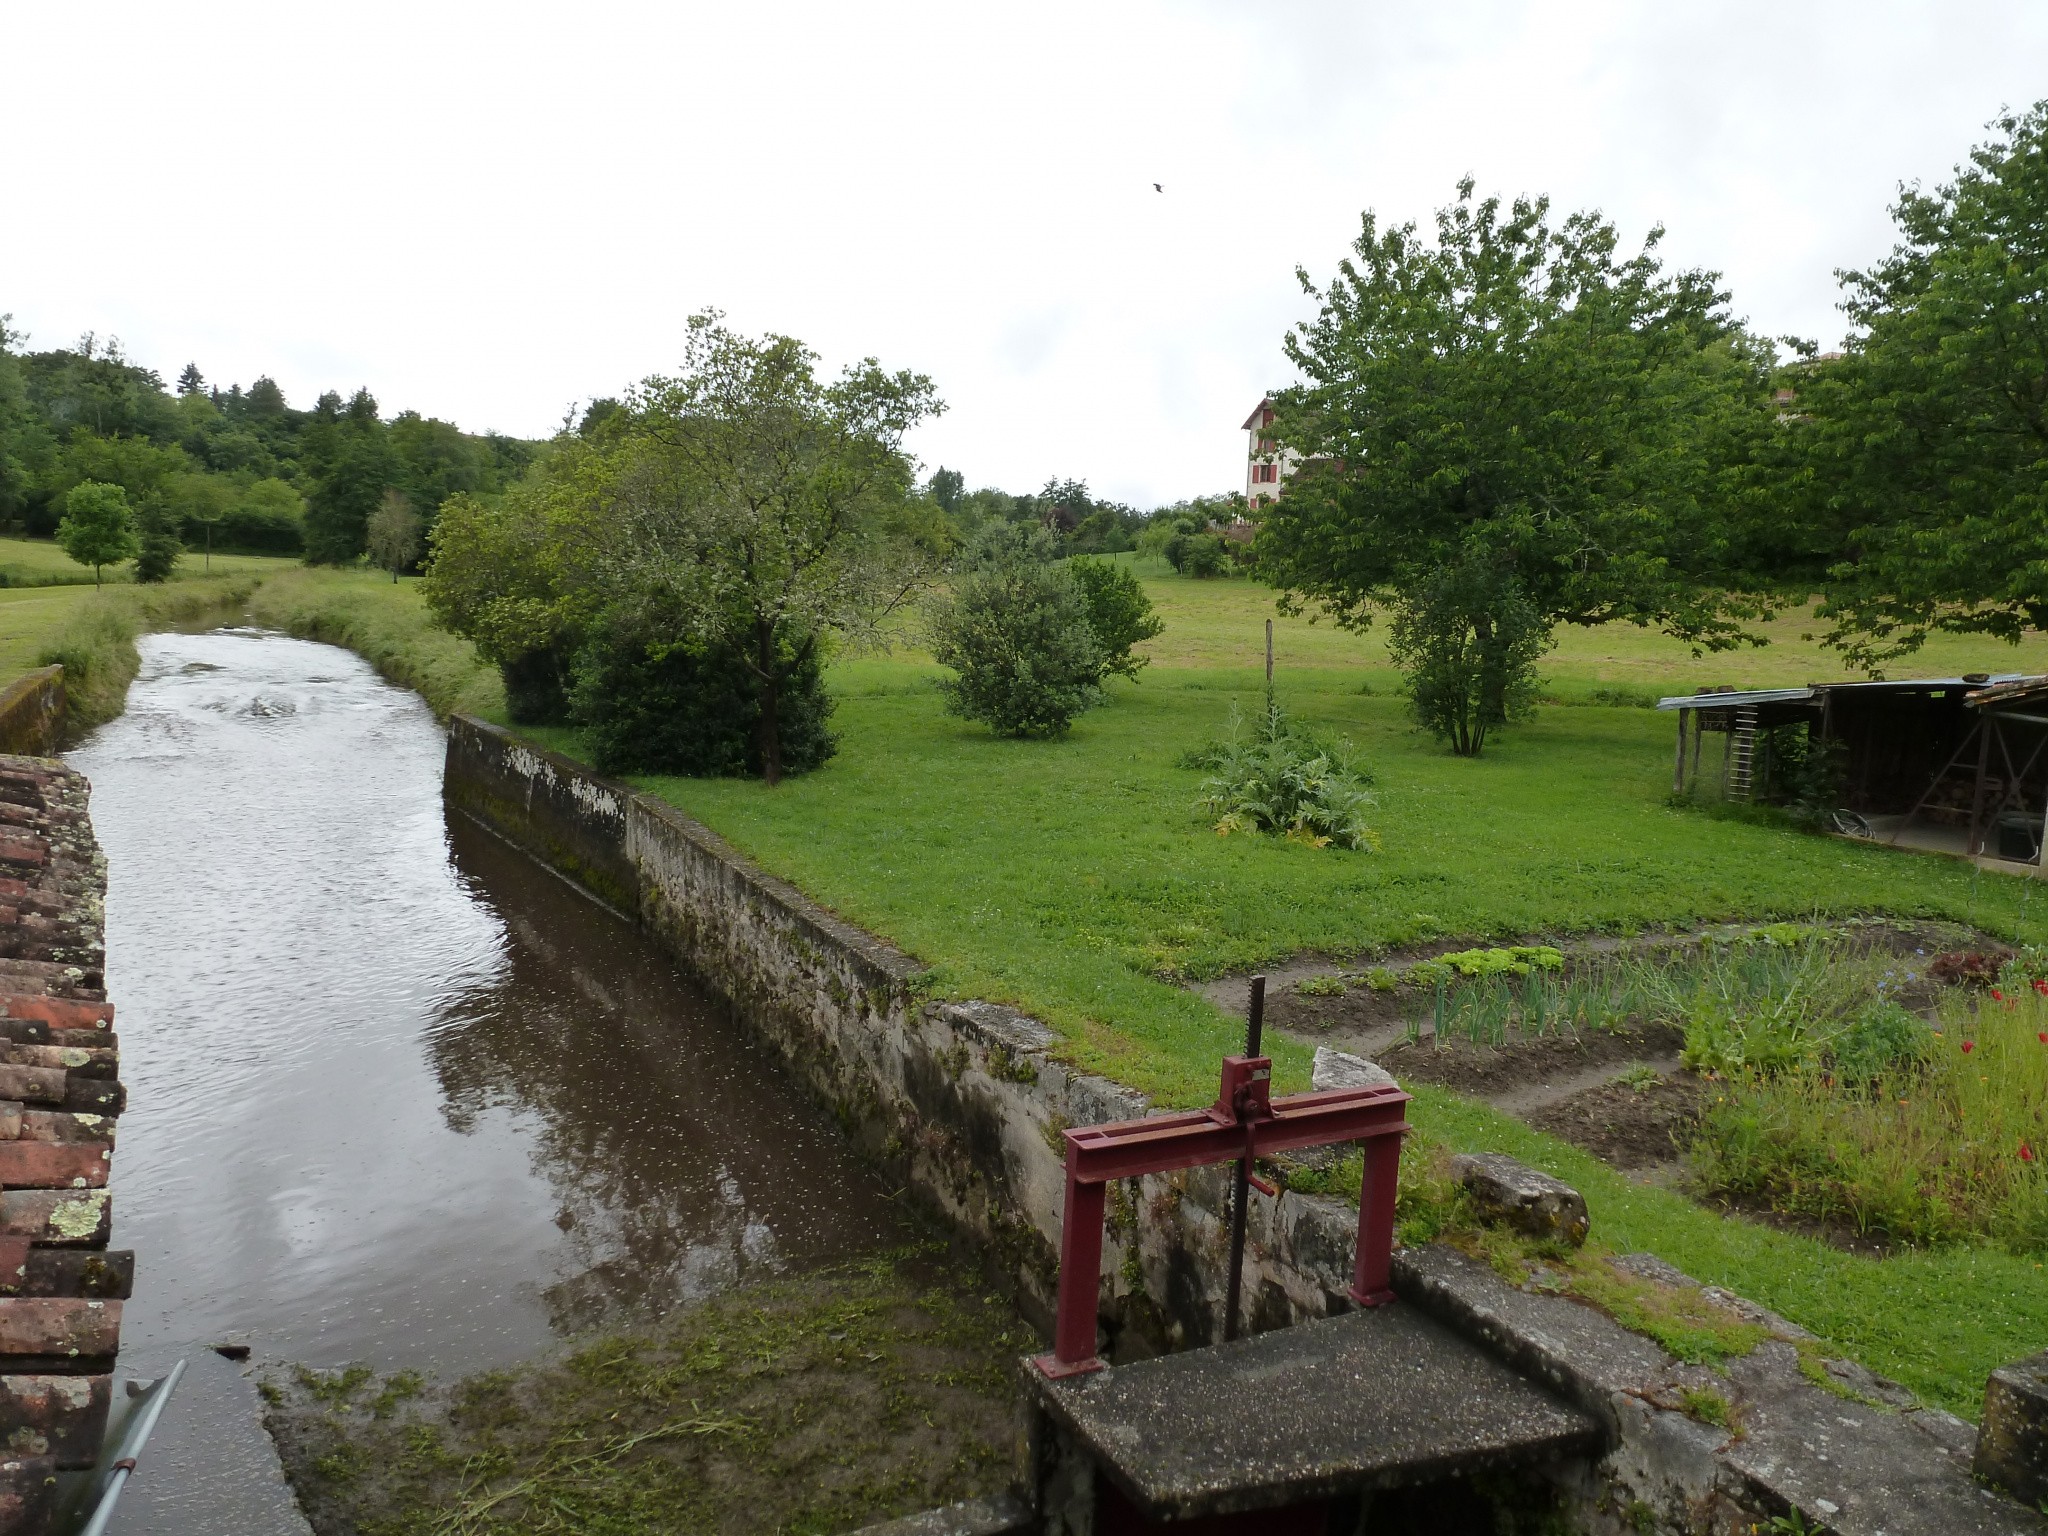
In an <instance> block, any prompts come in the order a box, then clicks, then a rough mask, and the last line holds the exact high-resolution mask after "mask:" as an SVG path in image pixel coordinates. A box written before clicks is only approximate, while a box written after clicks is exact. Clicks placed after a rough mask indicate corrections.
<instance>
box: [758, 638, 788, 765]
mask: <svg viewBox="0 0 2048 1536" xmlns="http://www.w3.org/2000/svg"><path fill="white" fill-rule="evenodd" d="M754 664H755V668H756V674H755V675H756V676H757V677H758V678H759V679H760V684H761V723H760V725H759V726H758V727H757V729H758V730H759V732H760V738H759V739H760V744H761V779H762V782H763V783H767V784H780V783H781V782H782V724H781V721H780V720H779V719H778V718H777V708H776V706H777V705H778V704H779V703H780V702H781V698H780V695H781V692H782V686H781V684H782V680H781V679H780V678H778V677H777V676H776V675H775V626H774V625H773V624H769V623H766V622H757V623H756V624H755V625H754Z"/></svg>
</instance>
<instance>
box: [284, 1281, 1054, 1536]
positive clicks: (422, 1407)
mask: <svg viewBox="0 0 2048 1536" xmlns="http://www.w3.org/2000/svg"><path fill="white" fill-rule="evenodd" d="M1029 1342H1030V1341H1029V1339H1028V1336H1027V1335H1026V1334H1025V1333H1024V1332H1023V1331H1022V1330H1021V1328H1020V1327H1019V1325H1018V1324H1017V1321H1016V1318H1015V1317H1014V1315H1012V1314H1011V1313H1010V1312H1009V1311H1008V1310H1007V1309H1006V1308H1004V1307H1003V1306H1002V1305H1001V1304H1000V1303H999V1302H997V1301H995V1300H993V1299H990V1298H987V1297H985V1296H983V1295H982V1294H981V1290H980V1287H979V1286H977V1285H975V1284H973V1277H972V1276H971V1275H969V1274H967V1273H966V1272H964V1271H950V1270H945V1269H943V1268H942V1267H941V1266H940V1265H939V1264H938V1263H937V1262H936V1260H935V1258H934V1256H933V1255H932V1254H931V1253H929V1252H925V1251H919V1252H917V1253H911V1254H898V1255H895V1256H892V1257H891V1258H888V1259H883V1260H878V1261H874V1262H870V1263H866V1264H861V1265H857V1266H845V1267H840V1268H836V1269H832V1270H827V1271H823V1272H819V1273H815V1274H811V1275H807V1276H803V1277H801V1278H796V1279H789V1280H781V1281H776V1282H772V1283H768V1284H764V1285H759V1286H752V1287H747V1288H744V1289H741V1290H736V1291H732V1292H728V1293H727V1294H725V1295H723V1296H721V1297H719V1298H717V1299H715V1300H713V1301H709V1302H706V1303H704V1304H702V1305H700V1306H697V1307H694V1308H691V1309H689V1310H687V1311H684V1312H679V1313H676V1314H674V1315H673V1316H671V1317H670V1318H668V1319H666V1320H665V1321H664V1322H662V1323H660V1324H658V1325H656V1326H654V1327H651V1328H646V1329H639V1330H633V1331H624V1332H616V1333H607V1334H602V1335H598V1336H595V1337H592V1338H590V1339H587V1340H584V1341H582V1342H581V1343H580V1344H579V1345H578V1346H577V1347H576V1349H575V1351H574V1352H573V1353H572V1354H570V1355H568V1356H567V1357H566V1358H563V1359H560V1360H556V1361H550V1362H544V1363H540V1364H536V1365H531V1366H526V1367H522V1368H520V1369H518V1370H513V1371H496V1372H489V1373H486V1374H484V1375H480V1376H473V1377H470V1378H468V1379H467V1380H464V1381H460V1382H456V1383H454V1384H452V1385H449V1386H427V1385H426V1384H424V1383H423V1382H421V1381H420V1379H419V1378H418V1377H417V1376H414V1375H412V1374H411V1373H408V1372H398V1373H395V1374H393V1375H391V1376H387V1377H381V1378H380V1377H377V1376H375V1375H373V1374H372V1373H371V1372H370V1371H369V1370H367V1369H366V1368H362V1367H354V1368H351V1369H349V1370H347V1371H334V1372H316V1371H308V1370H304V1369H300V1370H297V1371H295V1372H292V1373H290V1374H289V1375H288V1376H287V1375H278V1376H273V1377H272V1378H270V1379H268V1380H266V1381H265V1383H264V1396H265V1398H266V1400H267V1401H268V1402H269V1403H270V1405H271V1406H270V1408H269V1412H268V1420H269V1425H270V1429H271V1433H272V1434H273V1436H274V1437H275V1438H276V1440H277V1444H278V1449H279V1452H280V1453H281V1455H282V1457H283V1459H284V1464H285V1469H286V1473H287V1475H288V1476H289V1477H290V1479H291V1482H292V1485H293V1487H294V1489H295V1490H296V1491H297V1493H298V1495H299V1499H300V1503H301V1505H302V1507H303V1508H304V1509H305V1512H306V1515H307V1518H308V1519H309V1520H310V1521H311V1522H312V1525H313V1528H314V1530H315V1531H317V1532H318V1533H320V1536H429V1533H436V1536H453V1533H462V1536H489V1533H499V1532H503V1533H510V1532H514V1531H517V1532H521V1533H535V1536H541V1533H552V1532H559V1533H571V1532H574V1533H585V1532H606V1531H632V1532H635V1533H642V1532H644V1533H647V1536H656V1533H662V1532H674V1533H677V1536H681V1533H685V1532H689V1533H697V1532H720V1533H752V1532H763V1533H765V1532H771V1531H772V1532H784V1531H787V1532H816V1533H825V1532H832V1531H843V1530H846V1529H849V1528H851V1527H855V1526H859V1525H862V1524H864V1523H867V1522H870V1521H873V1520H877V1519H882V1518H886V1517H889V1516H894V1515H901V1514H907V1513H910V1512H912V1511H915V1510H919V1509H926V1508H930V1507H931V1506H933V1505H936V1504H944V1503H948V1502H951V1501H953V1500H956V1499H963V1498H971V1497H974V1496H976V1495H979V1494H984V1493H989V1492H993V1491H995V1490H997V1489H1000V1488H1003V1487H1006V1486H1008V1485H1009V1484H1010V1483H1011V1481H1012V1480H1013V1478H1014V1475H1015V1473H1016V1470H1017V1468H1018V1465H1019V1461H1018V1457H1019V1436H1018V1431H1017V1423H1018V1419H1017V1408H1016V1402H1017V1394H1016V1382H1015V1377H1014V1375H1013V1372H1014V1371H1015V1368H1016V1367H1015V1362H1016V1359H1017V1357H1018V1356H1019V1355H1020V1354H1022V1353H1023V1351H1024V1350H1025V1349H1026V1348H1027V1347H1028V1344H1029Z"/></svg>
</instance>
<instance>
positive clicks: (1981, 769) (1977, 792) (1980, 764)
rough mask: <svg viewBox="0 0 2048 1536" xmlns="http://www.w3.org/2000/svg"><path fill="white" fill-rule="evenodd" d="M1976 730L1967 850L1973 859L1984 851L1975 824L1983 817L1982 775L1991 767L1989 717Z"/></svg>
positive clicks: (1981, 836)
mask: <svg viewBox="0 0 2048 1536" xmlns="http://www.w3.org/2000/svg"><path fill="white" fill-rule="evenodd" d="M1977 729H1978V730H1979V731H1980V732H1981V733H1982V734H1981V735H1979V736H1978V738H1977V787H1976V788H1975V789H1974V790H1973V791H1971V794H1970V842H1969V849H1970V857H1971V858H1973V859H1974V858H1976V857H1977V855H1978V854H1980V853H1982V852H1983V851H1984V838H1983V834H1982V833H1980V832H1979V831H1978V829H1977V823H1978V822H1979V821H1980V820H1982V818H1983V815H1984V773H1985V770H1986V769H1988V768H1989V767H1990V766H1991V717H1990V716H1989V715H1986V716H1983V717H1982V718H1981V719H1979V721H1978V722H1977Z"/></svg>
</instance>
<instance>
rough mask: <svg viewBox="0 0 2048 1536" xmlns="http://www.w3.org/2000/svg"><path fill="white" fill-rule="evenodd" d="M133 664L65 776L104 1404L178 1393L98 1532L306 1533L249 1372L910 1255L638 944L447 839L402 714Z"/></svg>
mask: <svg viewBox="0 0 2048 1536" xmlns="http://www.w3.org/2000/svg"><path fill="white" fill-rule="evenodd" d="M142 656H143V667H142V672H141V674H140V676H139V677H138V678H137V679H136V682H135V685H134V687H133V688H132V690H131V691H130V693H129V697H128V709H127V712H126V713H125V714H124V715H123V716H122V717H121V718H119V719H118V720H115V721H113V722H112V723H111V724H109V725H106V726H104V727H102V728H101V729H100V730H98V731H97V732H95V733H94V734H93V735H92V736H91V737H90V738H89V739H88V740H87V741H85V742H84V743H83V744H82V745H81V746H80V747H79V748H78V749H77V750H76V751H74V752H72V753H70V754H69V755H68V760H69V761H70V762H71V763H72V764H73V765H74V766H75V767H77V768H79V769H80V770H82V771H83V772H84V773H85V774H87V775H88V776H89V777H90V778H91V780H92V786H93V793H92V816H93V824H94V828H95V830H96V831H97V833H98V836H99V839H100V843H101V845H102V847H103V848H104V849H105V851H106V854H107V859H108V862H109V883H108V896H107V978H108V988H109V994H108V995H109V996H110V997H111V998H112V1000H113V1001H114V1003H115V1006H116V1010H117V1015H118V1028H119V1031H120V1036H121V1050H122V1069H123V1070H122V1075H123V1077H124V1079H125V1080H126V1082H127V1084H128V1091H129V1109H128V1112H127V1114H126V1115H125V1116H124V1117H123V1118H122V1120H121V1126H120V1140H119V1150H118V1152H117V1154H116V1157H115V1162H114V1183H113V1189H114V1218H115V1224H114V1242H115V1245H116V1246H118V1247H124V1248H133V1249H135V1251H136V1282H135V1297H134V1300H133V1301H131V1302H130V1303H129V1304H128V1308H127V1314H126V1322H125V1328H124V1336H123V1353H122V1374H123V1375H124V1376H128V1375H138V1374H155V1373H156V1372H157V1371H158V1370H160V1369H162V1368H163V1367H165V1366H166V1365H167V1364H168V1362H169V1361H170V1360H172V1359H176V1358H179V1357H181V1356H183V1357H185V1358H188V1359H189V1360H191V1361H192V1374H191V1375H190V1376H188V1378H187V1383H186V1386H185V1387H184V1388H182V1389H181V1390H180V1394H179V1397H178V1399H176V1400H174V1401H173V1404H172V1406H171V1408H170V1410H169V1413H168V1414H167V1416H166V1419H165V1422H164V1425H163V1427H162V1428H161V1429H160V1430H159V1434H158V1439H157V1440H156V1441H153V1442H152V1447H151V1450H150V1452H149V1453H148V1454H147V1455H146V1457H145V1460H144V1463H143V1466H142V1470H141V1472H140V1473H139V1474H138V1476H137V1479H136V1481H135V1483H134V1485H133V1490H132V1492H131V1494H130V1495H129V1496H128V1497H127V1498H125V1499H124V1501H123V1508H122V1513H121V1515H120V1517H119V1518H118V1519H117V1522H116V1527H115V1528H116V1530H119V1531H127V1532H139V1531H154V1532H164V1533H174V1532H175V1533H181V1536H182V1533H188V1532H189V1533H202V1532H214V1531H220V1532H234V1533H237V1536H244V1533H258V1532H264V1531H269V1530H278V1531H285V1530H291V1529H294V1528H300V1529H302V1528H303V1527H295V1524H294V1522H295V1521H296V1516H295V1515H294V1514H293V1513H292V1512H291V1510H290V1506H289V1500H288V1498H287V1497H285V1495H284V1494H283V1491H282V1488H281V1487H280V1485H279V1484H278V1483H277V1481H276V1472H275V1468H274V1466H273V1465H271V1464H270V1463H269V1461H268V1454H267V1450H268V1448H267V1445H266V1444H265V1443H264V1441H263V1439H262V1437H261V1435H260V1432H258V1431H255V1430H254V1429H253V1426H254V1423H255V1418H254V1413H255V1409H254V1393H253V1388H252V1386H251V1384H250V1382H249V1381H248V1380H247V1379H246V1378H247V1376H248V1375H249V1374H250V1373H251V1372H252V1371H253V1370H255V1369H257V1368H259V1367H261V1365H262V1364H263V1363H264V1362H266V1361H268V1362H273V1363H275V1362H291V1361H303V1362H310V1363H313V1364H317V1365H335V1364H340V1363H343V1362H347V1361H357V1360H360V1361H364V1362H366V1363H368V1364H371V1365H373V1366H376V1367H379V1368H383V1369H388V1368H394V1367H398V1366H407V1365H410V1366H418V1367H423V1368H426V1369H429V1370H433V1371H437V1372H439V1373H441V1374H442V1375H454V1374H459V1373H465V1372H468V1371H472V1370H477V1369H482V1368H486V1367H492V1366H498V1365H504V1364H508V1363H511V1362H513V1361H515V1360H520V1359H524V1358H528V1357H530V1356H532V1355H534V1354H537V1353H540V1352H543V1351H545V1350H546V1349H548V1348H549V1347H550V1346H551V1345H552V1344H554V1343H555V1342H556V1341H558V1340H559V1339H561V1338H563V1337H564V1336H566V1335H569V1334H571V1333H574V1332H577V1331H580V1330H583V1329H586V1328H589V1327H591V1326H593V1325H596V1324H599V1323H605V1322H611V1321H624V1320H633V1319H640V1318H645V1317H648V1316H651V1315H656V1314H659V1313H661V1312H663V1311H665V1310H667V1309H669V1308H671V1307H673V1306H675V1305H677V1304H678V1303H680V1302H684V1301H687V1300H690V1299H692V1298H695V1297H701V1296H704V1295H707V1294H710V1293H712V1292H715V1291H717V1290H719V1289H721V1288H723V1287H726V1286H729V1285H731V1284H733V1283H734V1282H735V1281H738V1280H742V1279H745V1278H747V1277H749V1276H754V1275H760V1274H764V1273H767V1272H772V1271H777V1270H781V1269H784V1268H787V1267H790V1266H802V1265H805V1264H809V1263H813V1262H817V1261H822V1260H827V1259H836V1258H840V1257H843V1256H846V1255H849V1254H857V1253H861V1252H871V1251H875V1250H878V1249H880V1248H883V1247H886V1246H889V1245H891V1244H893V1243H895V1242H899V1241H901V1240H902V1239H903V1236H904V1229H903V1227H902V1226H901V1224H900V1223H899V1221H898V1218H897V1214H896V1207H895V1206H894V1205H893V1204H892V1203H891V1202H890V1200H889V1198H888V1191H887V1190H886V1189H885V1188H884V1187H883V1186H882V1185H881V1184H880V1183H879V1182H878V1181H877V1179H876V1177H875V1176H874V1174H873V1173H872V1172H871V1171H870V1170H869V1169H868V1168H866V1167H865V1166H864V1165H863V1164H861V1163H860V1162H858V1161H857V1160H856V1158H855V1157H854V1155H853V1153H852V1151H851V1149H850V1148H849V1147H848V1146H847V1145H846V1144H845V1143H844V1142H843V1140H842V1139H841V1137H840V1135H839V1133H838V1131H837V1130H836V1128H834V1127H833V1126H832V1124H831V1122H830V1121H829V1120H828V1119H827V1118H826V1117H825V1116H824V1115H823V1114H821V1113H820V1112H819V1111H817V1110H816V1109H815V1108H814V1107H813V1106H812V1105H811V1104H810V1103H809V1102H808V1101H806V1100H804V1099H802V1098H801V1097H800V1096H799V1095H798V1093H797V1092H796V1090H795V1089H794V1088H793V1087H792V1085H790V1084H789V1083H788V1082H787V1081H786V1080H785V1079H784V1078H783V1077H782V1075H781V1073H780V1069H779V1067H778V1065H777V1064H776V1063H775V1061H774V1060H773V1059H772V1058H771V1057H770V1056H769V1055H768V1054H767V1053H766V1052H765V1051H763V1050H761V1049H759V1048H758V1047H756V1046H754V1045H753V1044H752V1043H751V1042H750V1041H749V1040H748V1039H747V1037H746V1036H745V1034H744V1032H743V1031H742V1030H741V1029H740V1028H739V1027H738V1026H737V1025H735V1024H734V1023H733V1022H732V1021H731V1020H730V1019H729V1018H728V1017H727V1016H726V1015H725V1014H724V1012H723V1011H722V1010H721V1009H719V1008H718V1007H716V1006H714V1005H713V1004H712V1003H711V1002H710V1001H709V1000H708V999H707V998H706V997H705V996H704V995H703V994H702V993H701V992H699V991H697V990H695V989H694V988H693V987H692V986H691V985H690V984H689V983H688V982H687V981H686V980H684V979H682V978H681V977H680V976H679V975H678V974H677V973H676V971H675V969H674V968H673V966H672V965H671V964H670V963H669V962H668V961H667V960H666V959H664V958H663V957H662V956H661V955H660V954H659V953H658V952H657V951H656V950H655V949H654V948H653V947H652V946H651V945H649V944H648V943H647V942H646V941H645V940H643V939H642V937H641V936H640V935H639V934H638V933H637V932H636V931H635V930H634V928H633V927H632V926H631V925H629V924H627V923H625V922H623V921H622V920H620V919H619V918H617V917H616V916H614V915H613V914H611V913H610V912H608V911H606V910H604V909H603V908H601V907H599V906H597V905H596V904H594V903H592V902H590V901H589V900H587V899H585V898H584V897H582V896H581V895H579V894H578V893H576V892H575V891H573V890H572V889H571V888H570V887H568V886H567V885H566V884H564V883H563V882H561V881H560V880H558V879H556V878H555V877H554V876H552V875H550V874H548V873H547V872H545V871H544V870H542V869H541V868H540V867H539V866H538V865H536V864H533V863H532V862H530V861H528V860H527V859H525V858H524V857H523V856H522V855H520V854H518V853H516V852H514V851H512V850H511V849H509V848H507V847H506V846H505V845H503V844H502V843H500V842H498V841H496V840H495V839H493V838H492V837H490V836H489V835H488V834H486V833H484V832H482V831H481V830H480V829H478V828H476V827H475V826H473V825H472V824H470V823H468V822H467V821H465V820H464V819H463V818H461V817H459V816H455V815H451V814H449V813H447V812H445V811H444V809H443V806H442V801H441V762H442V751H443V738H442V736H441V733H440V731H439V729H438V728H437V727H436V725H435V723H434V720H433V718H432V716H431V715H430V714H429V713H428V712H427V710H426V708H425V706H424V705H423V704H422V703H421V701H420V700H419V699H418V698H417V697H416V696H415V695H413V694H411V693H408V692H405V691H403V690H401V689H397V688H393V687H391V686H390V685H388V684H386V683H384V682H382V681H381V680H380V679H378V678H377V676H376V675H375V674H374V673H373V672H372V671H371V669H370V668H369V667H368V666H367V665H366V664H365V663H364V662H362V661H361V660H360V659H359V658H357V657H356V656H354V655H353V654H351V653H349V652H347V651H342V650H337V649H335V648H334V647H331V646H324V645H315V644H312V643H309V642H305V641H299V640H292V639H287V638H284V637H281V636H276V635H269V634H262V633H258V632H255V631H247V630H230V631H219V632H215V633H212V634H203V635H156V636H151V637H149V638H147V639H145V640H144V641H143V642H142ZM220 1342H235V1343H245V1344H248V1345H249V1346H251V1348H252V1349H253V1351H254V1360H253V1361H252V1363H251V1365H250V1366H249V1367H241V1368H236V1367H231V1366H229V1365H228V1364H227V1362H225V1361H224V1360H222V1359H220V1358H219V1357H218V1356H215V1355H213V1354H212V1353H211V1352H210V1346H212V1345H214V1344H216V1343H220Z"/></svg>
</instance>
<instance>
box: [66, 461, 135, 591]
mask: <svg viewBox="0 0 2048 1536" xmlns="http://www.w3.org/2000/svg"><path fill="white" fill-rule="evenodd" d="M57 543H58V545H59V546H60V547H61V548H62V549H63V551H64V553H65V554H67V555H69V556H70V557H71V558H72V559H73V560H76V561H77V562H78V563H79V564H80V565H89V566H91V567H92V580H93V585H94V586H98V585H100V571H101V569H102V567H105V566H109V565H119V564H120V563H121V562H122V561H123V560H132V559H134V558H135V554H136V551H137V549H138V548H139V547H140V546H139V544H138V543H137V540H136V537H135V514H134V512H133V511H131V510H130V509H129V506H128V494H127V492H125V491H123V490H122V489H121V487H120V486H118V485H106V484H102V483H101V482H100V481H97V480H87V481H85V482H83V483H82V484H79V485H74V486H73V487H72V488H71V490H70V492H69V494H67V495H66V496H65V498H64V520H63V521H62V522H60V523H59V524H58V525H57Z"/></svg>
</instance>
